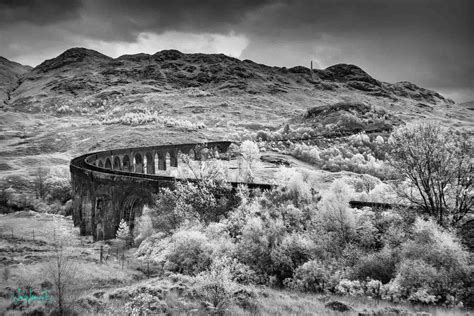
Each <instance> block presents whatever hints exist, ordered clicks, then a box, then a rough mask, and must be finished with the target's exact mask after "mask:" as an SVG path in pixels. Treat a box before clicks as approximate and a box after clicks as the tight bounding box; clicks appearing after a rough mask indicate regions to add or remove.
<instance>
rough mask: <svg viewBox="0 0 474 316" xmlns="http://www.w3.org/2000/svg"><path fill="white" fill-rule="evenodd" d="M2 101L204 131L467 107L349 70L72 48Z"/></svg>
mask: <svg viewBox="0 0 474 316" xmlns="http://www.w3.org/2000/svg"><path fill="white" fill-rule="evenodd" d="M6 99H7V101H8V106H9V108H10V109H11V110H13V111H22V112H30V113H38V112H49V113H52V114H56V115H57V114H80V115H85V114H86V115H87V114H89V115H93V117H97V114H100V115H103V116H106V117H110V116H117V115H123V114H126V113H127V112H130V111H132V112H137V111H138V112H140V111H141V112H143V111H157V112H158V113H160V114H161V115H167V116H172V117H176V116H178V117H180V118H181V117H185V118H186V119H199V120H207V121H209V122H208V123H209V124H210V125H211V126H212V125H215V124H228V122H229V120H235V121H239V122H241V123H242V122H247V121H248V123H249V124H255V123H258V124H263V125H265V126H268V125H273V126H274V125H275V124H280V123H282V122H283V121H284V120H287V119H288V118H289V117H294V116H295V115H300V114H302V113H304V112H305V111H306V110H307V109H308V108H313V107H315V106H324V105H328V104H334V103H337V102H345V101H348V102H362V103H365V104H370V105H371V106H374V107H377V108H381V109H383V110H385V111H388V112H389V113H391V114H394V115H397V116H399V117H400V118H401V119H402V120H411V119H436V120H440V121H442V122H444V123H446V124H448V125H452V124H455V123H457V121H458V120H461V121H462V120H465V119H466V116H465V115H463V112H464V111H466V108H464V107H463V108H460V107H459V106H458V105H455V104H454V102H453V101H452V100H449V99H446V98H444V97H443V96H441V95H440V94H438V93H437V92H435V91H431V90H428V89H424V88H421V87H418V86H416V85H415V84H413V83H410V82H405V81H403V82H397V83H394V84H392V83H387V82H382V81H379V80H377V79H375V78H373V77H372V76H370V75H369V74H368V73H366V72H365V71H364V70H362V69H361V68H359V67H357V66H355V65H349V64H338V65H334V66H331V67H328V68H326V69H315V70H313V71H312V70H311V69H308V68H306V67H302V66H297V67H293V68H285V67H270V66H266V65H262V64H257V63H255V62H253V61H250V60H239V59H236V58H232V57H229V56H226V55H223V54H184V53H181V52H179V51H176V50H164V51H160V52H157V53H156V54H153V55H149V54H135V55H123V56H120V57H118V58H115V59H114V58H111V57H108V56H105V55H103V54H101V53H99V52H96V51H94V50H90V49H85V48H72V49H69V50H67V51H65V52H64V53H62V54H61V55H59V56H57V57H55V58H52V59H49V60H46V61H44V62H43V63H42V64H40V65H39V66H37V67H35V68H34V69H32V70H31V71H29V72H27V73H24V72H22V75H21V80H20V85H19V86H18V87H16V88H15V89H14V91H12V90H10V92H9V94H8V96H7V97H6ZM221 106H226V108H225V110H224V109H223V108H222V107H221ZM223 110H224V111H223ZM219 122H220V123H219ZM267 122H268V123H267ZM270 122H271V123H270ZM468 123H469V124H470V122H467V121H466V122H462V123H461V124H460V125H461V126H464V125H466V124H468Z"/></svg>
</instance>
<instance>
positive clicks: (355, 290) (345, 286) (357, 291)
mask: <svg viewBox="0 0 474 316" xmlns="http://www.w3.org/2000/svg"><path fill="white" fill-rule="evenodd" d="M336 293H337V294H340V295H350V296H360V295H364V287H363V284H361V283H360V282H359V281H358V280H356V281H351V280H347V279H342V280H341V281H340V282H339V284H338V285H337V286H336Z"/></svg>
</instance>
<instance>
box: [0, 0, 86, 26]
mask: <svg viewBox="0 0 474 316" xmlns="http://www.w3.org/2000/svg"><path fill="white" fill-rule="evenodd" d="M80 7H81V1H80V0H67V1H64V0H52V1H50V0H47V1H42V0H0V27H8V26H9V25H12V24H18V23H27V24H31V25H47V24H51V23H55V22H58V21H67V20H70V19H74V18H77V17H78V16H79V9H80Z"/></svg>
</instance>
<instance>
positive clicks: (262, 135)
mask: <svg viewBox="0 0 474 316" xmlns="http://www.w3.org/2000/svg"><path fill="white" fill-rule="evenodd" d="M256 138H257V140H258V141H264V142H266V141H269V140H270V136H269V135H268V133H267V132H265V131H258V132H257V136H256Z"/></svg>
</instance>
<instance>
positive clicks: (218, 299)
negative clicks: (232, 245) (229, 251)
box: [196, 259, 237, 313]
mask: <svg viewBox="0 0 474 316" xmlns="http://www.w3.org/2000/svg"><path fill="white" fill-rule="evenodd" d="M196 280H197V283H198V284H199V285H198V287H197V288H196V293H197V297H198V298H200V299H201V301H202V302H203V303H204V304H205V306H207V308H208V309H209V311H210V312H217V313H222V312H224V311H225V310H226V308H227V307H228V306H229V305H230V304H231V302H232V298H233V293H234V292H235V290H236V289H237V285H236V284H235V283H234V282H233V281H232V280H231V274H230V271H229V267H228V266H227V265H226V260H220V259H216V260H214V261H213V262H212V264H211V266H210V268H209V270H208V271H205V272H202V273H200V274H199V275H198V276H197V277H196Z"/></svg>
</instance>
